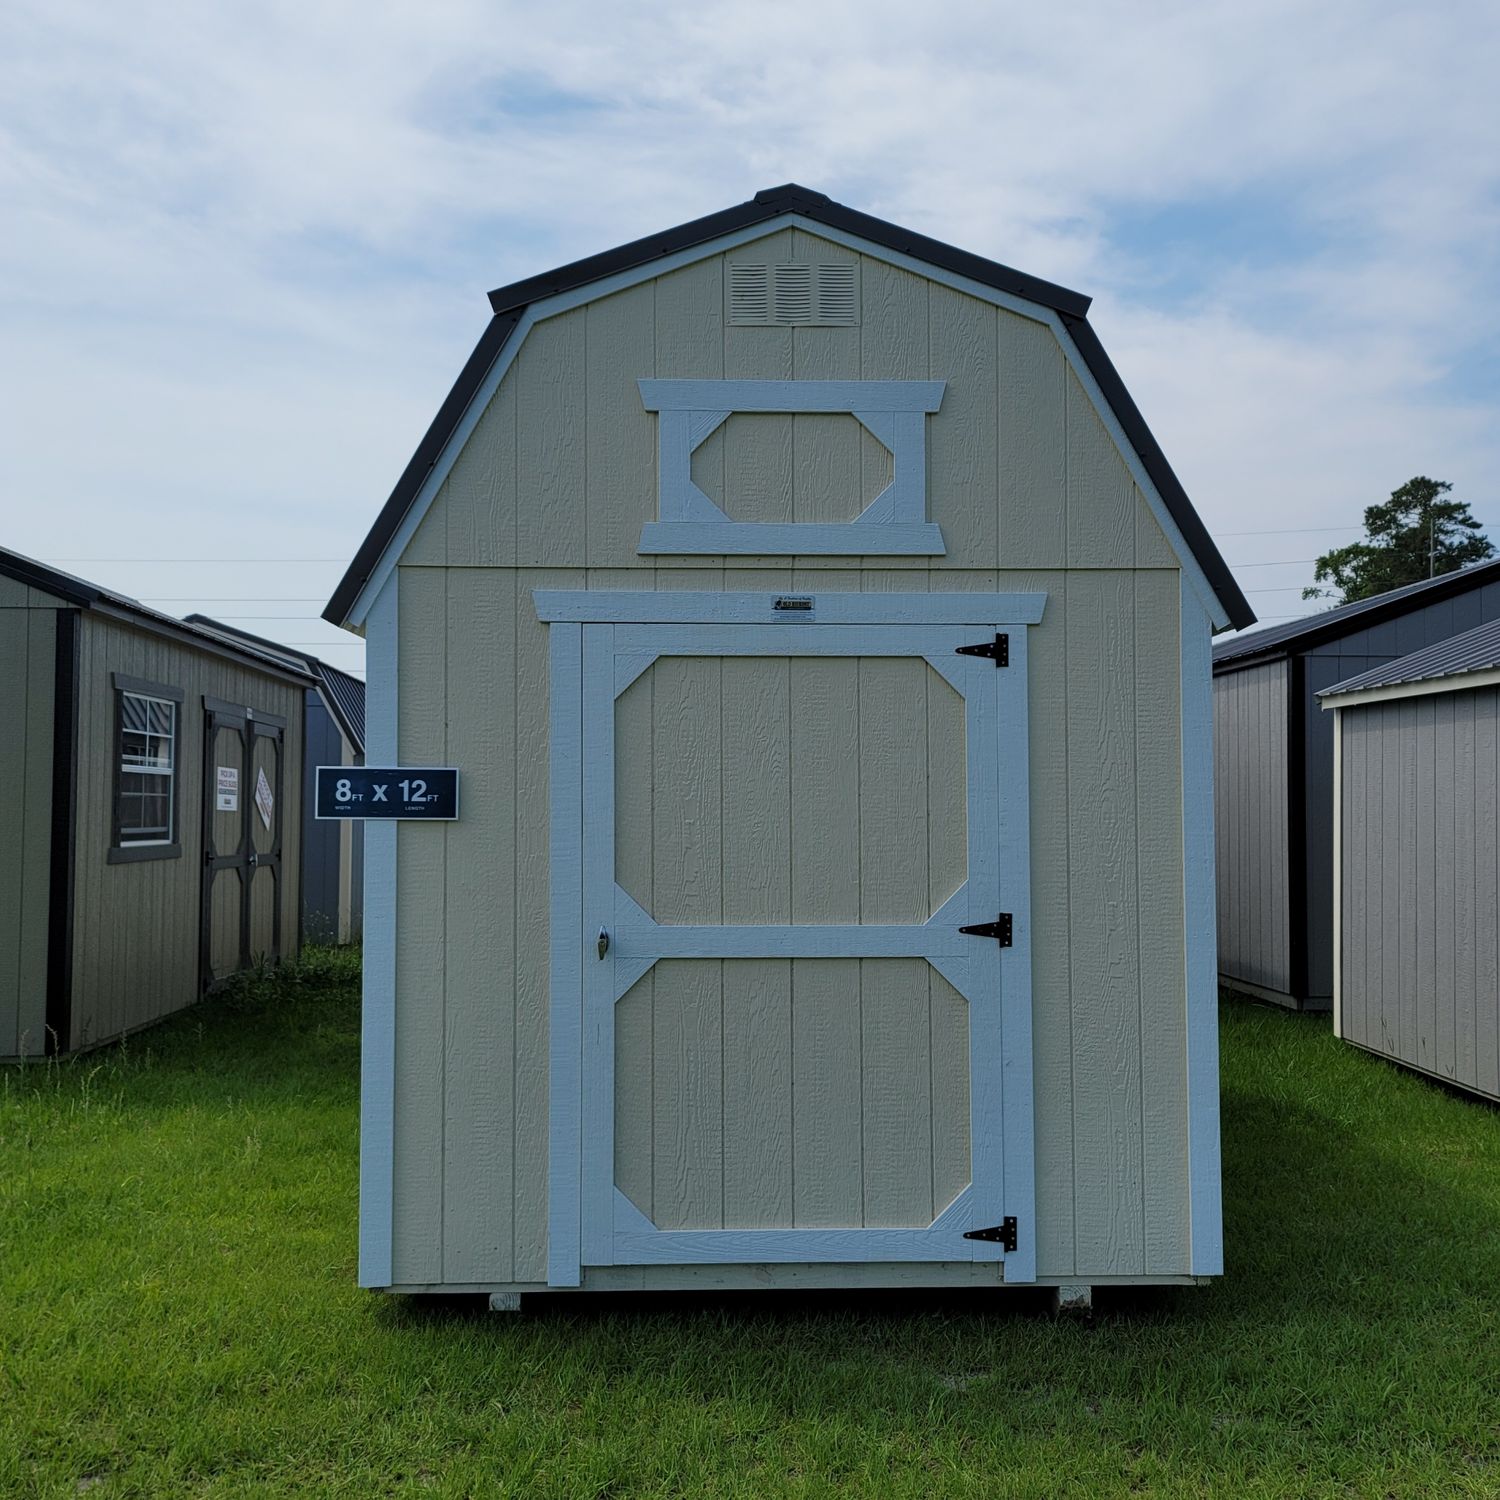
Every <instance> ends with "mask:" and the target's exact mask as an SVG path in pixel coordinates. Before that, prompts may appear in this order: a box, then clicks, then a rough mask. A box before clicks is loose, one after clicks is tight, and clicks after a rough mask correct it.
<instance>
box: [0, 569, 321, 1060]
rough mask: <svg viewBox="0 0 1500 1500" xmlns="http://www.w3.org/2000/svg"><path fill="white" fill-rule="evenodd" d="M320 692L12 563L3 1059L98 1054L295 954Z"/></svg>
mask: <svg viewBox="0 0 1500 1500" xmlns="http://www.w3.org/2000/svg"><path fill="white" fill-rule="evenodd" d="M311 681H312V678H311V675H310V674H309V673H308V671H307V670H306V669H305V667H304V666H303V665H301V664H299V663H297V662H295V661H292V660H290V659H288V658H287V657H286V656H285V655H284V654H283V653H282V652H281V651H279V650H278V649H269V648H267V647H264V646H261V645H257V644H253V643H250V642H247V641H235V640H230V639H227V638H226V637H224V636H222V635H220V634H218V633H216V632H214V631H210V630H207V629H205V628H203V627H202V626H199V625H194V624H189V623H188V622H186V621H183V620H178V619H175V618H173V617H172V616H171V615H166V614H163V613H161V612H160V611H158V610H154V609H149V608H147V607H146V606H145V605H143V604H141V603H140V602H139V601H137V600H135V599H132V598H130V597H129V596H128V595H125V594H120V593H117V592H115V591H113V590H110V589H106V588H102V587H100V586H99V585H97V584H93V583H89V582H87V581H86V580H84V579H81V578H76V577H73V576H72V575H71V574H67V573H63V572H59V571H58V570H57V569H55V568H49V567H47V566H45V565H44V564H42V563H38V562H35V561H33V560H32V559H30V558H26V557H22V556H21V555H20V554H19V553H15V552H9V551H4V550H0V704H3V711H0V788H3V794H4V799H5V800H4V807H5V811H6V813H7V822H8V825H9V829H10V833H11V845H10V849H9V852H8V853H7V856H6V858H5V859H4V860H0V1057H5V1058H16V1057H41V1056H44V1055H56V1054H59V1053H66V1052H72V1051H76V1050H78V1049H80V1048H84V1047H92V1046H96V1045H97V1044H99V1043H101V1042H106V1041H109V1040H111V1039H113V1038H115V1037H119V1036H123V1035H125V1034H126V1033H127V1032H131V1031H135V1030H137V1029H139V1028H140V1027H142V1026H145V1025H149V1024H150V1023H152V1022H154V1021H159V1020H161V1019H163V1018H164V1017H166V1016H168V1015H171V1014H172V1013H174V1012H175V1011H178V1010H181V1009H182V1008H183V1007H185V1006H187V1005H190V1004H192V1003H193V1002H194V1001H195V1000H197V999H198V997H199V996H200V995H201V994H202V993H203V992H204V991H205V990H206V989H208V988H210V987H211V986H213V985H214V984H216V983H218V982H219V981H221V980H223V979H225V978H227V977H228V976H230V975H231V974H234V973H236V972H238V971H239V970H241V969H243V968H246V967H248V966H250V965H251V964H254V963H257V962H262V961H270V962H274V961H276V960H278V959H279V958H282V957H285V956H290V955H293V954H295V953H296V952H297V949H298V946H299V930H298V927H299V924H298V864H299V842H300V820H301V805H302V792H301V785H300V777H301V770H302V760H303V747H302V712H301V708H302V701H303V696H304V694H305V692H306V690H307V688H308V686H309V685H310V684H311Z"/></svg>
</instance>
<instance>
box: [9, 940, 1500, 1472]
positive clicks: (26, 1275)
mask: <svg viewBox="0 0 1500 1500" xmlns="http://www.w3.org/2000/svg"><path fill="white" fill-rule="evenodd" d="M355 977H356V976H355V973H354V970H353V968H352V966H351V965H350V962H349V961H348V960H347V959H343V958H339V957H337V956H332V955H317V956H315V957H314V958H313V959H312V960H311V961H309V962H308V963H307V964H305V965H304V966H303V967H302V968H300V969H299V970H297V971H294V972H293V973H292V974H290V975H288V976H285V977H283V978H281V979H277V980H270V981H259V982H254V983H251V984H248V985H246V986H245V987H244V988H243V989H242V990H241V991H239V992H238V993H236V994H235V995H232V996H229V997H227V998H226V999H224V1000H222V1001H218V1002H216V1003H213V1004H211V1005H208V1006H205V1007H203V1008H202V1009H201V1010H199V1011H197V1012H195V1013H193V1014H192V1015H190V1016H188V1017H186V1018H184V1019H182V1020H180V1021H178V1022H177V1023H175V1024H173V1025H170V1026H167V1027H163V1028H161V1029H159V1030H156V1031H153V1032H150V1033H148V1034H145V1035H142V1036H140V1037H138V1038H135V1039H134V1040H132V1041H130V1042H129V1043H127V1044H125V1045H123V1046H119V1047H116V1048H112V1049H110V1050H107V1051H104V1052H100V1053H95V1054H93V1055H92V1056H88V1057H84V1058H82V1059H79V1060H77V1061H75V1062H70V1063H66V1064H63V1065H61V1066H58V1065H47V1066H34V1067H30V1068H27V1069H24V1070H12V1071H9V1072H8V1073H5V1074H4V1075H3V1076H0V1495H5V1496H12V1495H33V1494H36V1495H53V1494H55V1495H70V1496H71V1495H76V1494H79V1493H87V1494H90V1495H92V1496H94V1497H96V1500H104V1497H112V1496H117V1495H150V1496H169V1495H178V1494H189V1495H241V1494H243V1495H281V1494H312V1495H349V1496H362V1497H363V1496H376V1495H386V1494H404V1493H413V1494H436V1495H484V1494H496V1495H504V1494H515V1495H525V1496H552V1495H555V1496H567V1497H574V1496H599V1495H611V1496H625V1495H678V1494H681V1495H745V1496H776V1495H832V1494H835V1493H837V1494H861V1495H872V1496H880V1497H900V1496H924V1497H925V1496H936V1495H950V1494H952V1495H973V1496H976V1497H984V1500H1000V1497H1006V1496H1029V1495H1035V1496H1047V1497H1051V1496H1059V1495H1084V1496H1096V1495H1099V1496H1104V1495H1115V1494H1127V1493H1136V1494H1139V1493H1146V1494H1163V1495H1200V1494H1207V1493H1213V1494H1221V1493H1222V1494H1231V1495H1236V1496H1258V1495H1293V1494H1307V1495H1320V1496H1321V1495H1350V1496H1361V1497H1363V1496H1384V1495H1402V1496H1405V1495H1412V1496H1417V1495H1422V1496H1428V1495H1483V1496H1494V1495H1497V1494H1500V1305H1497V1303H1500V1233H1497V1229H1500V1112H1497V1111H1495V1110H1492V1109H1490V1108H1488V1107H1486V1106H1483V1105H1480V1104H1476V1103H1473V1102H1470V1101H1466V1100H1464V1099H1462V1098H1459V1097H1456V1096H1453V1095H1450V1094H1447V1093H1445V1092H1443V1091H1442V1090H1440V1089H1438V1088H1436V1087H1434V1086H1432V1085H1430V1084H1428V1083H1425V1082H1423V1081H1422V1080H1420V1079H1417V1078H1414V1077H1411V1076H1407V1075H1403V1074H1401V1073H1399V1072H1397V1071H1395V1070H1393V1069H1391V1068H1388V1067H1386V1066H1385V1065H1383V1064H1381V1063H1379V1062H1377V1061H1375V1060H1374V1059H1372V1058H1369V1057H1366V1056H1363V1055H1361V1054H1359V1053H1357V1052H1354V1051H1352V1050H1349V1049H1347V1048H1344V1047H1342V1046H1340V1045H1339V1044H1337V1043H1335V1042H1334V1041H1333V1040H1332V1039H1331V1037H1330V1036H1329V1034H1328V1027H1327V1023H1326V1021H1318V1020H1314V1019H1303V1018H1299V1017H1294V1016H1286V1015H1282V1014H1279V1013H1276V1012H1272V1011H1269V1010H1263V1009H1256V1008H1251V1007H1247V1006H1238V1005H1234V1006H1227V1007H1226V1008H1225V1010H1224V1048H1223V1056H1224V1087H1225V1094H1224V1134H1225V1148H1226V1149H1225V1156H1226V1177H1227V1182H1226V1217H1227V1243H1228V1247H1229V1273H1228V1275H1227V1276H1226V1277H1225V1279H1224V1280H1223V1281H1222V1282H1220V1283H1217V1284H1215V1285H1214V1286H1212V1287H1207V1288H1192V1289H1185V1290H1181V1291H1172V1292H1165V1293H1162V1292H1157V1293H1149V1294H1142V1293H1134V1294H1131V1295H1123V1294H1117V1295H1115V1296H1114V1297H1113V1298H1109V1299H1107V1300H1106V1299H1101V1310H1100V1314H1099V1316H1098V1318H1097V1319H1096V1321H1095V1322H1094V1323H1093V1325H1092V1326H1089V1325H1079V1324H1074V1323H1054V1322H1053V1321H1051V1320H1050V1319H1049V1318H1047V1317H1046V1316H1045V1315H1044V1314H1043V1312H1042V1308H1041V1302H1040V1299H1039V1298H1037V1297H1036V1296H1035V1295H1034V1294H1017V1295H1014V1296H1004V1295H989V1294H968V1295H964V1296H954V1295H949V1296H920V1297H918V1296H911V1295H896V1294H883V1295H861V1296H846V1295H829V1294H823V1295H808V1296H803V1297H796V1298H792V1297H789V1296H764V1295H763V1296H760V1297H756V1296H739V1297H719V1298H703V1297H692V1298H684V1297H650V1298H644V1297H643V1298H638V1299H634V1300H632V1299H626V1298H612V1299H600V1300H589V1301H583V1300H575V1301H566V1300H563V1299H551V1300H547V1301H544V1302H543V1303H541V1304H540V1306H539V1308H538V1310H536V1311H534V1312H533V1311H529V1312H528V1313H526V1314H525V1315H523V1316H522V1317H519V1318H516V1317H496V1316H492V1315H489V1314H487V1313H481V1312H478V1311H476V1310H475V1309H474V1308H473V1306H472V1305H471V1304H467V1303H460V1302H453V1303H439V1304H436V1305H434V1304H432V1303H416V1302H402V1301H399V1300H395V1299H389V1298H383V1297H379V1296H375V1295H372V1294H369V1293H362V1292H360V1291H358V1290H357V1289H356V1288H355V1286H354V1284H353V1282H354V1255H355V1126H356V1076H355V1075H356V1061H357V1002H356V999H355Z"/></svg>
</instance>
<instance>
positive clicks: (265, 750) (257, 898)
mask: <svg viewBox="0 0 1500 1500" xmlns="http://www.w3.org/2000/svg"><path fill="white" fill-rule="evenodd" d="M262 776H264V777H265V779H266V785H267V786H268V787H269V788H270V792H271V816H270V821H269V823H267V821H266V819H264V818H263V817H262V816H261V809H260V807H259V806H258V805H257V801H256V799H257V796H258V794H259V791H260V784H261V783H260V778H261V777H262ZM249 801H250V809H249V812H248V820H249V825H250V845H251V849H252V851H253V853H254V855H255V862H254V865H253V866H252V868H251V870H250V961H251V963H261V962H267V961H271V962H274V961H275V960H276V959H278V958H280V957H281V941H280V939H281V920H280V911H279V909H278V907H279V904H280V888H281V868H280V860H279V855H280V851H281V736H280V734H279V733H267V732H266V727H265V726H263V725H259V724H258V725H257V726H256V734H255V740H254V748H253V754H252V756H251V770H250V787H249Z"/></svg>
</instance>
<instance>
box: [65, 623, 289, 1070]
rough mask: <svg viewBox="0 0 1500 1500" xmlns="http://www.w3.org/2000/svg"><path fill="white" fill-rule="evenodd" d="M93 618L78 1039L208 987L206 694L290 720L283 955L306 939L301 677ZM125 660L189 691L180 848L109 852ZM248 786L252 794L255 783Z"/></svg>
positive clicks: (78, 898) (80, 870)
mask: <svg viewBox="0 0 1500 1500" xmlns="http://www.w3.org/2000/svg"><path fill="white" fill-rule="evenodd" d="M81 624H82V631H81V640H80V646H79V667H78V672H79V689H78V693H79V696H78V806H77V834H76V840H75V845H74V893H73V913H74V915H73V921H74V926H73V992H72V1014H73V1025H72V1035H71V1037H70V1038H69V1039H68V1045H69V1046H70V1047H85V1046H93V1045H95V1044H97V1043H99V1042H102V1041H107V1040H109V1039H110V1038H111V1037H116V1036H120V1035H123V1034H124V1033H125V1032H128V1031H132V1030H134V1029H135V1028H137V1027H139V1026H145V1025H148V1024H150V1023H151V1022H153V1021H159V1020H161V1019H162V1018H163V1017H165V1016H168V1015H170V1014H172V1013H173V1012H174V1011H178V1010H181V1009H182V1008H183V1007H184V1006H187V1005H191V1004H192V1003H193V1002H194V1001H195V1000H197V998H198V994H199V983H198V981H199V970H198V959H199V936H200V917H201V905H202V880H203V811H202V809H203V796H204V787H203V697H204V695H205V694H207V695H208V696H210V697H214V698H221V699H224V700H226V701H228V702H231V703H237V704H245V705H247V706H249V707H251V708H253V709H255V710H256V711H257V712H260V713H265V714H273V715H276V716H278V717H280V718H283V719H285V720H286V723H287V732H286V764H285V766H284V768H283V777H282V795H283V797H284V798H285V806H284V809H283V815H284V819H285V823H284V830H285V831H284V836H283V844H282V851H283V867H282V868H283V879H282V887H281V902H282V917H281V931H282V953H283V956H289V955H291V954H294V953H295V952H296V950H297V925H298V923H297V917H298V896H297V885H298V882H297V873H298V866H299V863H300V847H301V828H300V823H301V816H302V784H301V778H302V733H301V724H302V694H303V689H302V687H301V686H300V685H298V684H295V683H292V682H287V681H284V680H282V679H280V678H275V677H271V676H268V675H266V674H265V673H262V672H258V671H256V670H255V669H254V668H252V667H250V666H249V665H248V664H243V663H240V662H235V661H231V660H228V659H225V658H223V657H219V656H216V655H213V654H210V653H208V652H204V651H199V650H195V649H194V648H192V647H191V646H188V645H185V644H182V643H180V642H177V641H173V640H171V639H168V638H167V637H165V636H161V635H157V634H155V633H153V632H149V631H144V630H138V629H136V628H134V627H133V626H131V625H129V624H127V623H125V622H124V621H122V620H116V619H112V618H110V617H108V616H106V615H103V614H98V613H93V612H85V613H84V614H83V615H82V617H81ZM115 672H122V673H125V674H126V675H128V676H131V677H139V678H143V679H145V680H147V681H150V682H157V683H161V684H163V685H165V686H169V687H174V688H179V689H181V690H182V692H183V693H184V694H185V697H186V701H185V702H184V704H183V711H182V721H181V737H180V744H179V759H178V765H179V773H178V775H179V781H180V785H179V789H178V807H177V811H178V819H179V829H180V843H181V845H182V854H181V857H180V858H176V859H159V860H146V861H142V862H138V863H127V864H109V863H107V858H108V853H109V847H110V841H111V838H112V836H113V828H112V811H113V796H114V754H115V749H114V746H115V739H114V736H115V696H114V688H113V686H112V680H111V674H113V673H115ZM243 792H244V794H245V795H248V794H249V788H248V787H247V788H244V789H243Z"/></svg>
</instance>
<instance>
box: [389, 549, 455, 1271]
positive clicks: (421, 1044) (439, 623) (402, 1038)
mask: <svg viewBox="0 0 1500 1500" xmlns="http://www.w3.org/2000/svg"><path fill="white" fill-rule="evenodd" d="M398 577H399V587H400V603H399V611H398V618H399V619H400V622H401V639H400V647H399V652H400V654H399V657H398V661H399V667H398V670H399V674H400V676H399V695H400V702H399V736H398V745H399V754H400V757H401V760H402V762H403V763H405V764H407V765H420V764H421V763H422V762H424V761H427V760H429V759H430V760H432V761H434V762H435V763H436V764H438V765H445V764H447V761H446V728H447V724H446V721H447V694H446V673H445V660H444V656H445V653H444V645H445V642H446V640H447V591H448V575H447V573H446V572H445V571H443V570H441V569H436V568H402V569H399V570H398ZM446 846H447V829H446V827H443V826H441V825H430V826H424V825H421V824H415V823H402V824H398V825H397V831H396V885H397V890H398V892H399V898H398V899H399V910H400V914H401V915H400V921H401V928H402V931H401V940H400V942H399V943H398V944H397V945H396V1096H395V1121H396V1132H395V1149H394V1155H393V1163H394V1165H393V1172H392V1177H393V1196H394V1208H395V1212H394V1217H393V1223H392V1230H391V1275H392V1277H393V1279H394V1280H395V1281H396V1282H398V1283H400V1282H433V1281H440V1280H441V1279H442V1275H443V1180H444V1170H443V1113H444V1110H443V1099H444V1086H445V1077H444V1025H445V1018H444V979H443V974H444V969H443V956H444V955H443V949H444V940H445V934H446V917H447V912H446V900H445V896H446V890H445V873H446V872H445V862H444V850H445V849H446Z"/></svg>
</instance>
